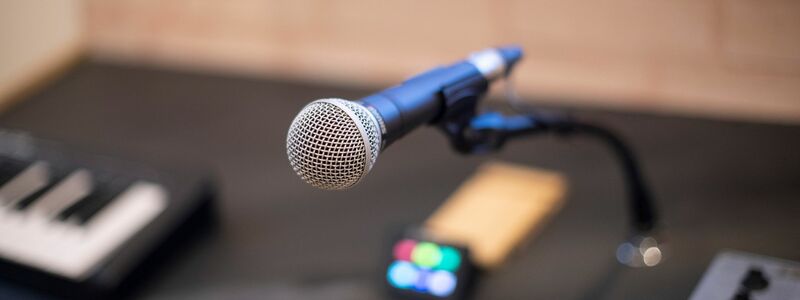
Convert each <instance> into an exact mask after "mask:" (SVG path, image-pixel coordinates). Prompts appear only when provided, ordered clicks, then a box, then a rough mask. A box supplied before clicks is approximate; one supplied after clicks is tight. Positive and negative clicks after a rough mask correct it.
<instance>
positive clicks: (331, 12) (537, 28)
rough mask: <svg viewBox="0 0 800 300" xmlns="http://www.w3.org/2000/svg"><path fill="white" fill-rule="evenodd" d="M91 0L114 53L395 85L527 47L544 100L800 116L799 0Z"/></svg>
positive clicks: (97, 27) (93, 41)
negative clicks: (488, 50) (493, 52)
mask: <svg viewBox="0 0 800 300" xmlns="http://www.w3.org/2000/svg"><path fill="white" fill-rule="evenodd" d="M87 1H88V4H87V9H88V14H87V15H88V29H89V41H90V46H91V50H92V53H93V54H94V55H95V56H97V57H100V58H103V59H112V60H125V61H134V62H145V63H156V64H163V65H168V66H173V67H180V68H200V69H211V70H218V71H224V72H238V73H249V74H254V75H257V76H259V75H268V76H288V77H293V78H303V79H311V80H324V81H331V82H339V83H346V84H359V85H362V84H363V85H386V84H392V83H394V82H396V81H398V80H401V79H403V78H405V77H407V76H409V75H411V74H414V73H416V72H419V71H422V70H424V69H426V68H428V67H430V66H432V65H435V64H439V63H442V62H446V61H451V60H454V59H458V58H460V57H462V56H464V55H465V54H467V53H468V52H470V51H473V50H477V49H481V48H483V47H486V46H490V45H497V44H505V43H518V44H521V45H523V46H524V47H525V49H526V51H527V56H526V60H525V62H524V63H523V64H522V65H521V66H520V69H519V70H518V72H517V74H516V75H517V78H516V82H517V85H518V86H519V89H520V91H521V92H522V93H523V94H525V95H527V96H534V97H533V98H536V97H535V96H542V97H541V98H542V99H564V100H562V101H569V102H570V103H572V104H578V105H591V106H613V107H619V108H625V109H639V110H651V111H668V112H679V113H687V114H701V115H710V116H717V117H725V118H740V119H742V118H743V119H758V120H771V121H779V122H799V121H800V59H799V58H798V57H799V56H798V55H800V4H797V2H796V1H791V0H672V1H656V0H603V1H578V0H465V1H423V0H408V1H370V0H344V1H324V0H265V1H256V0H229V1H213V2H212V1H201V0H175V1H155V0H117V1H102V0H87ZM333 96H335V95H333Z"/></svg>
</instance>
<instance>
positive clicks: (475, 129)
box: [435, 96, 664, 267]
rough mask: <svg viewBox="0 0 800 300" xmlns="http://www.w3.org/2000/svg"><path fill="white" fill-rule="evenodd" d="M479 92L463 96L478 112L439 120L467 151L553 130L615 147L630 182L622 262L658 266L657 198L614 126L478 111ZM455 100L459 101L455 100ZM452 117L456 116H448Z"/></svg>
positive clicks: (479, 150) (619, 254)
mask: <svg viewBox="0 0 800 300" xmlns="http://www.w3.org/2000/svg"><path fill="white" fill-rule="evenodd" d="M477 98H478V97H472V96H470V97H465V98H461V100H463V101H456V102H460V103H462V104H464V103H465V104H466V105H465V106H463V107H464V109H472V113H469V112H468V111H467V113H465V111H463V110H462V111H461V112H460V113H452V112H451V113H449V114H446V115H445V117H443V118H440V119H439V120H437V121H436V122H435V124H436V125H438V126H439V127H440V128H441V129H442V130H443V131H444V132H445V134H446V135H447V137H448V138H449V140H450V143H451V145H452V146H453V148H454V149H455V150H456V151H458V152H460V153H462V154H481V153H487V152H491V151H495V150H499V149H500V148H502V147H503V145H505V143H506V142H507V141H508V140H511V139H517V138H521V137H526V136H531V135H534V134H542V133H552V134H556V135H558V136H563V137H569V136H575V135H588V136H593V137H596V138H599V139H600V140H601V141H603V142H605V144H606V145H608V146H609V148H610V149H611V150H612V151H613V153H614V155H615V157H616V158H617V160H618V161H619V163H620V165H621V166H622V171H623V174H624V177H625V182H626V185H627V197H628V213H629V216H630V226H631V235H630V237H629V238H628V239H627V240H625V241H624V242H623V243H621V244H620V245H619V247H618V248H617V252H616V258H617V261H619V262H620V263H621V264H624V265H628V266H631V267H652V266H655V265H657V264H659V263H660V262H661V260H662V259H663V256H664V253H663V251H664V248H663V246H664V245H663V241H661V240H659V239H657V238H656V237H657V236H658V230H657V229H658V228H657V221H658V215H657V213H656V208H655V206H654V204H653V202H654V200H653V197H652V195H651V193H650V190H649V189H648V187H647V184H646V183H645V180H644V178H643V176H642V172H641V169H640V167H639V164H638V162H637V160H636V157H635V155H634V153H633V151H632V150H631V148H630V147H629V146H628V145H627V144H626V143H625V142H624V141H623V140H622V138H621V137H620V136H619V135H617V134H616V133H614V132H613V131H611V130H609V129H607V128H605V127H602V126H599V125H595V124H591V123H585V122H582V121H578V120H575V119H573V118H571V117H569V116H566V115H563V114H551V113H543V112H540V113H525V114H520V115H512V116H506V115H503V114H500V113H497V112H485V113H482V114H479V115H476V114H475V113H474V108H475V103H477ZM451 103H453V102H451ZM447 116H452V117H447Z"/></svg>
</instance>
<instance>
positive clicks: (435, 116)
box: [286, 46, 522, 190]
mask: <svg viewBox="0 0 800 300" xmlns="http://www.w3.org/2000/svg"><path fill="white" fill-rule="evenodd" d="M521 58H522V49H521V48H519V47H516V46H509V47H500V48H491V49H487V50H483V51H480V52H476V53H473V54H471V55H470V56H469V57H468V58H467V59H465V60H462V61H459V62H456V63H454V64H451V65H448V66H442V67H437V68H434V69H431V70H429V71H427V72H424V73H422V74H420V75H417V76H414V77H412V78H410V79H408V80H406V81H404V82H403V83H401V84H399V85H397V86H394V87H391V88H388V89H386V90H383V91H381V92H378V93H376V94H373V95H370V96H367V97H365V98H362V99H361V100H358V101H347V100H344V99H338V98H328V99H319V100H316V101H313V102H311V103H309V104H308V105H306V106H305V107H304V108H303V109H302V110H301V111H300V112H299V113H298V114H297V116H296V117H295V118H294V120H293V121H292V124H291V126H290V127H289V132H288V134H287V137H286V154H287V156H288V157H289V163H290V165H291V166H292V169H293V170H294V171H295V173H297V175H298V176H300V178H301V179H303V180H304V181H305V182H307V183H308V184H310V185H312V186H315V187H317V188H321V189H326V190H341V189H347V188H350V187H352V186H353V185H355V184H357V183H358V182H359V181H361V179H363V178H364V177H365V176H366V175H367V173H369V171H370V170H371V169H372V167H373V166H374V164H375V161H376V160H377V158H378V154H380V152H381V151H383V150H385V149H386V147H387V146H388V145H390V144H391V143H393V142H394V141H396V140H398V139H399V138H401V137H403V136H404V135H405V134H407V133H408V132H410V131H411V130H413V129H415V128H417V127H419V126H420V125H422V124H434V123H437V122H440V121H442V120H453V119H465V118H471V117H472V116H473V115H474V108H475V105H476V103H477V101H478V99H479V98H480V97H481V96H482V95H484V94H485V93H486V91H487V90H488V86H489V83H491V82H492V81H493V80H495V79H497V78H500V77H503V76H507V75H508V74H509V73H510V72H511V69H512V67H513V66H514V64H515V63H516V62H517V61H519V60H520V59H521Z"/></svg>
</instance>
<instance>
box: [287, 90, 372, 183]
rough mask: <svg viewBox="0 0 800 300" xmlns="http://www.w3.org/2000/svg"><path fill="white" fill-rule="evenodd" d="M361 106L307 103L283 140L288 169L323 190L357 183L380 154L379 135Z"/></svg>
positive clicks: (334, 101) (325, 101)
mask: <svg viewBox="0 0 800 300" xmlns="http://www.w3.org/2000/svg"><path fill="white" fill-rule="evenodd" d="M376 123H377V122H376V120H375V118H374V117H373V116H372V115H371V114H370V112H369V111H368V110H367V109H366V108H365V107H363V106H361V105H359V104H356V103H353V102H350V101H347V100H342V99H322V100H317V101H314V102H311V103H309V104H308V105H306V107H304V108H303V110H301V111H300V113H298V114H297V117H295V119H294V121H292V125H291V126H290V127H289V133H288V135H287V136H286V154H287V155H288V156H289V163H290V164H291V166H292V169H294V171H295V172H296V173H297V175H299V176H300V178H302V179H303V180H304V181H306V182H307V183H309V184H311V185H313V186H315V187H318V188H321V189H326V190H339V189H346V188H349V187H351V186H353V185H355V184H356V183H358V182H359V181H360V180H361V178H363V177H364V176H365V175H366V174H367V173H368V172H369V170H370V169H372V165H373V164H374V163H375V160H376V159H377V158H378V154H379V152H380V144H381V132H380V129H378V125H377V124H376Z"/></svg>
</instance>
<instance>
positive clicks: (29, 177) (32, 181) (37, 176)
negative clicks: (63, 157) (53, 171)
mask: <svg viewBox="0 0 800 300" xmlns="http://www.w3.org/2000/svg"><path fill="white" fill-rule="evenodd" d="M49 180H50V168H49V166H48V165H47V163H46V162H42V161H37V162H36V163H34V164H32V165H30V166H29V167H27V168H25V170H23V171H22V172H20V173H19V175H17V176H15V177H14V178H13V179H11V180H10V181H9V182H8V183H6V184H5V185H3V186H2V187H0V205H2V206H12V205H15V204H17V202H19V201H22V199H25V197H26V196H28V195H30V194H33V193H35V192H36V191H38V190H39V189H41V188H43V187H44V186H45V185H47V182H48V181H49Z"/></svg>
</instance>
